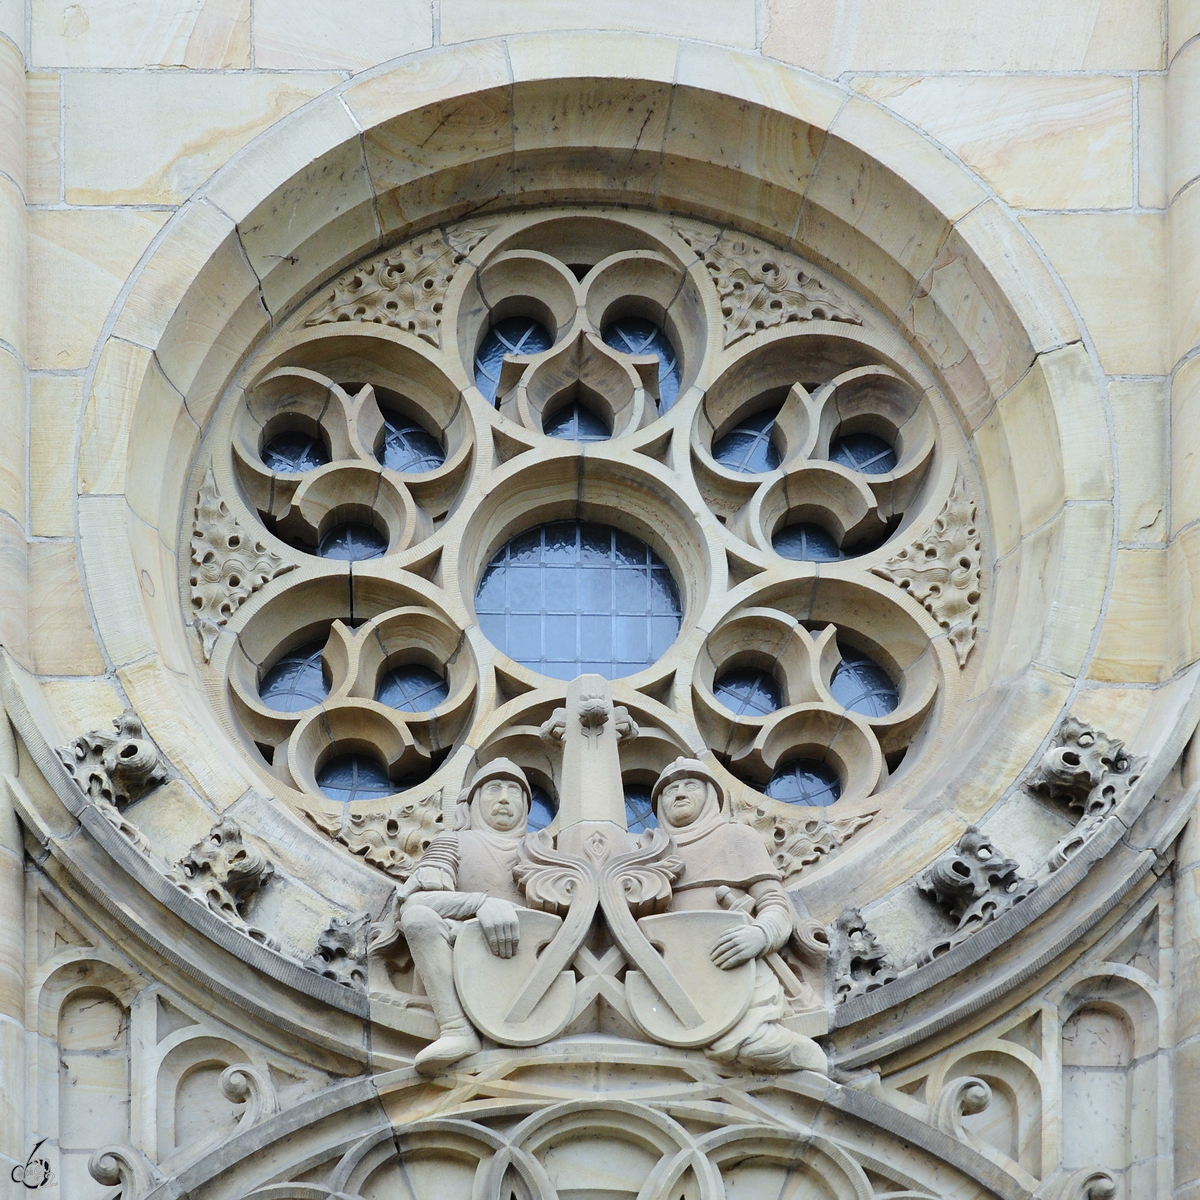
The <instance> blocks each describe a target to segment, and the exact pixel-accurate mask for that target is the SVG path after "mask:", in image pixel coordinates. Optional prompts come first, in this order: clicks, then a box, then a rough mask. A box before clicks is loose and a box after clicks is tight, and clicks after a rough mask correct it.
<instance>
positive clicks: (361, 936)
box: [304, 912, 371, 991]
mask: <svg viewBox="0 0 1200 1200" xmlns="http://www.w3.org/2000/svg"><path fill="white" fill-rule="evenodd" d="M370 920H371V914H370V913H367V912H360V913H353V914H352V915H350V916H348V917H334V918H333V919H332V920H331V921H330V922H329V924H328V926H326V928H325V930H324V932H323V933H322V934H321V936H320V937H319V938H318V939H317V948H316V950H314V951H313V953H312V954H311V955H310V956H309V957H308V958H306V959H305V960H304V966H305V968H306V969H307V970H309V971H315V972H316V973H317V974H318V975H322V976H324V977H325V978H326V979H332V980H333V981H334V982H335V983H340V984H342V985H343V986H344V987H349V988H356V989H357V990H359V991H364V990H365V989H366V986H367V931H368V927H369V925H370Z"/></svg>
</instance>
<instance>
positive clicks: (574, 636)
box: [475, 521, 682, 679]
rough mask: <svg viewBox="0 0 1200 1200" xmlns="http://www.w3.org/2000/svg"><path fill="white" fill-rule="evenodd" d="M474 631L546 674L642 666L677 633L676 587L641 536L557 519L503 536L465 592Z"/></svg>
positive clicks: (617, 671)
mask: <svg viewBox="0 0 1200 1200" xmlns="http://www.w3.org/2000/svg"><path fill="white" fill-rule="evenodd" d="M475 611H476V612H477V613H478V615H479V623H480V626H481V627H482V629H483V631H484V633H485V634H486V635H487V637H488V638H489V639H490V640H491V641H492V643H493V644H494V645H496V646H498V647H499V648H500V649H501V650H503V651H504V652H505V653H506V654H508V655H509V656H510V657H512V658H514V659H516V660H517V662H519V663H523V664H524V665H525V666H527V667H531V668H532V669H533V670H535V671H540V672H541V673H542V674H543V675H551V676H553V677H554V678H555V679H574V678H575V676H576V675H580V674H583V673H585V672H595V673H596V674H599V675H603V676H605V677H606V678H607V679H617V678H619V677H621V676H623V675H632V674H633V673H634V672H635V671H640V670H642V669H643V668H644V667H648V666H649V665H650V664H651V663H653V662H654V661H655V660H656V659H658V658H659V657H660V656H661V655H662V653H663V652H664V651H665V650H666V649H667V648H668V647H669V646H670V645H671V643H672V642H673V641H674V640H675V638H676V636H677V635H678V633H679V625H680V620H681V617H682V608H681V606H680V603H679V592H678V591H677V590H676V587H675V581H674V580H673V579H672V578H671V573H670V571H669V570H668V569H667V566H666V564H665V563H664V562H663V561H662V559H660V558H659V557H658V555H657V554H655V553H654V551H653V550H651V549H650V547H649V546H647V545H646V544H645V543H644V542H641V541H639V540H638V539H637V538H635V537H631V536H630V535H629V534H626V533H622V532H620V531H619V530H616V529H613V528H612V527H611V526H609V525H598V524H594V523H592V522H585V521H557V522H555V523H554V524H551V525H543V526H540V527H539V528H537V529H532V530H530V531H529V532H528V533H523V534H521V535H520V536H519V537H515V538H513V540H512V541H511V542H509V543H508V545H507V546H505V547H504V548H503V549H502V550H500V552H499V553H498V554H497V555H496V556H495V557H494V558H493V559H492V561H491V563H489V565H488V567H487V569H486V571H485V572H484V575H483V579H482V580H481V581H480V584H479V588H478V590H477V591H476V593H475Z"/></svg>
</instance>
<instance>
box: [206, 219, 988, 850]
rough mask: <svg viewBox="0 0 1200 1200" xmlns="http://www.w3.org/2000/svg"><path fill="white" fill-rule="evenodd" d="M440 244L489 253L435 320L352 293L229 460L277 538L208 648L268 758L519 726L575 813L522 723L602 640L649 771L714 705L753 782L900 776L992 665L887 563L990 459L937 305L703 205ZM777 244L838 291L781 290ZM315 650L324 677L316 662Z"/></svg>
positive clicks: (507, 223)
mask: <svg viewBox="0 0 1200 1200" xmlns="http://www.w3.org/2000/svg"><path fill="white" fill-rule="evenodd" d="M418 240H420V239H418ZM606 244H607V245H609V246H610V247H611V251H609V252H602V251H603V250H604V247H605V245H606ZM437 245H438V246H439V247H450V248H454V249H455V251H456V253H457V252H458V249H461V250H462V251H463V254H464V255H465V254H466V253H467V252H469V254H470V259H469V262H468V261H465V259H459V260H457V261H458V262H459V263H461V265H460V266H456V267H453V269H450V268H448V269H447V271H446V274H445V276H444V285H445V286H444V292H442V293H439V294H438V295H437V296H436V297H430V298H428V302H429V303H430V304H436V308H434V309H433V310H431V311H433V312H434V313H435V314H436V320H435V321H433V323H432V326H430V327H431V328H432V329H433V330H434V332H433V333H428V332H427V333H425V334H422V335H420V336H417V335H415V334H413V333H412V332H411V329H412V328H413V322H412V321H411V320H410V319H409V317H407V316H406V315H405V314H403V313H400V314H398V315H397V316H396V319H395V320H394V321H392V320H391V319H390V318H389V319H377V318H376V316H375V315H373V314H372V311H371V308H370V305H369V304H365V303H363V302H362V301H361V298H360V301H359V302H358V308H356V312H358V311H359V310H360V309H361V315H360V316H359V317H357V318H356V319H354V320H347V319H345V318H343V317H341V316H339V315H337V313H336V312H335V311H334V309H335V307H336V306H334V305H333V299H332V298H329V297H328V293H327V292H321V293H318V294H317V295H316V296H314V297H313V299H312V301H311V302H310V303H309V304H308V306H307V307H305V308H302V309H301V310H300V311H299V312H298V314H297V316H296V317H294V318H293V319H292V320H291V322H290V323H289V324H288V325H286V326H285V327H284V328H283V329H281V330H280V331H279V332H277V333H275V334H273V335H272V336H271V337H270V339H269V340H268V341H267V343H266V344H265V345H264V346H263V347H262V349H261V350H260V352H259V354H258V355H257V356H256V357H254V358H252V359H251V360H250V362H249V364H248V366H247V368H246V369H245V371H244V372H243V376H242V379H243V382H242V383H241V384H240V386H238V387H235V388H234V389H232V390H231V392H230V395H229V396H228V397H227V398H226V400H225V401H224V404H223V407H222V409H221V410H220V417H219V419H218V420H217V421H215V422H214V423H213V428H212V433H211V434H210V438H209V442H208V443H206V447H207V449H206V454H205V456H202V457H201V458H200V459H199V460H198V461H197V465H196V472H197V474H196V476H195V478H196V479H197V485H198V487H200V488H201V491H202V490H203V489H202V487H201V484H202V476H203V475H204V473H205V471H207V470H208V463H209V461H210V459H211V463H212V476H211V480H212V487H213V491H214V497H213V500H212V501H211V505H215V506H217V510H218V511H219V510H220V506H224V508H225V510H227V511H228V515H229V520H230V521H232V522H235V523H236V524H237V526H238V530H239V531H240V532H239V534H238V536H239V537H242V538H244V539H245V541H246V543H247V544H253V545H254V546H256V547H261V554H260V555H259V558H258V561H257V562H255V563H250V564H249V568H250V569H249V570H247V571H246V573H247V574H248V575H249V574H252V573H254V572H255V571H257V573H258V575H259V576H262V577H263V582H262V585H261V586H260V587H258V588H255V589H254V590H253V591H251V592H249V593H247V594H246V595H241V596H238V597H237V598H236V599H235V601H234V602H233V603H231V604H228V605H226V608H227V609H228V612H226V609H225V608H221V609H218V616H219V618H221V619H218V620H216V621H215V622H214V623H213V628H214V629H215V632H210V633H209V635H208V636H209V637H210V639H211V640H212V649H211V652H210V654H209V655H208V658H209V662H208V665H207V668H206V669H207V671H208V678H209V679H210V681H211V683H212V686H213V688H214V694H216V695H218V696H220V695H221V694H222V693H224V696H226V697H227V698H228V703H229V704H230V705H231V707H232V715H233V718H234V720H235V722H236V724H237V725H238V726H239V728H240V729H241V731H242V732H243V734H244V737H245V741H246V744H247V747H248V749H249V748H250V747H251V746H252V747H253V750H251V751H250V752H251V753H252V755H253V757H254V760H255V761H256V762H257V764H258V766H259V769H260V770H263V771H265V772H267V773H268V774H269V775H270V776H271V777H272V784H273V786H276V787H278V788H280V789H282V790H284V791H285V792H290V795H291V796H292V798H293V799H294V800H295V801H296V802H298V803H300V804H301V805H302V806H303V805H304V804H308V803H310V802H312V801H318V802H319V801H320V798H321V797H322V796H326V797H329V798H331V799H332V798H338V799H340V800H347V797H351V798H350V799H349V801H348V802H349V803H351V804H352V805H353V804H355V803H358V802H359V800H360V798H363V797H370V799H369V800H364V801H363V802H365V803H372V802H375V801H377V800H378V799H381V798H382V797H384V796H386V795H390V794H392V793H393V792H395V791H400V790H403V789H405V788H408V787H415V786H416V785H417V784H418V783H421V785H422V786H424V787H425V788H435V787H442V788H443V795H444V796H445V795H452V794H454V792H455V791H456V789H457V787H458V786H459V785H460V783H461V780H462V778H463V777H464V775H465V774H466V773H467V771H468V770H469V769H470V765H471V762H472V761H474V760H475V759H477V758H488V757H493V756H495V755H498V754H501V753H504V754H508V755H509V756H510V757H514V758H515V759H516V760H517V761H519V762H521V763H522V765H524V766H525V767H526V769H527V772H529V773H530V778H531V779H533V780H537V781H538V783H537V790H538V797H537V799H538V805H537V806H535V807H537V808H538V811H539V812H540V813H541V814H542V816H541V817H540V818H539V820H543V819H544V820H549V819H550V818H551V815H552V813H553V811H554V808H555V801H554V796H555V794H556V787H557V782H556V778H555V771H556V767H555V765H554V763H553V762H550V761H546V759H545V754H546V751H545V749H544V747H542V746H541V745H540V743H537V742H536V740H533V741H531V740H530V736H529V734H527V733H521V732H520V731H521V730H522V729H530V728H534V729H535V728H536V727H537V726H538V725H539V724H540V723H541V722H542V721H544V720H545V718H546V716H548V714H549V711H550V708H552V707H553V705H554V703H555V702H556V700H558V698H560V697H561V696H562V693H563V687H562V683H561V682H559V681H563V680H567V679H570V678H573V677H574V676H575V675H576V674H579V673H583V672H589V671H592V672H596V673H599V674H602V675H605V676H607V677H608V678H611V679H615V680H617V681H619V690H620V689H623V690H622V691H621V694H620V701H621V702H622V703H625V704H627V705H628V706H629V707H630V708H631V711H632V712H634V713H635V715H636V717H637V720H638V723H639V725H640V726H641V727H642V729H643V736H642V737H641V738H640V739H639V740H638V742H637V743H635V744H634V745H635V746H637V747H638V748H637V749H636V750H635V749H629V748H623V750H622V754H623V755H625V756H627V757H628V766H629V768H630V771H629V773H627V784H626V787H627V791H628V794H629V795H630V796H634V797H637V796H641V794H642V792H643V791H645V789H646V787H648V784H649V782H650V781H651V780H652V779H653V777H654V775H655V774H656V773H657V771H658V770H659V769H661V767H662V766H663V765H665V763H666V762H667V761H670V759H671V758H673V757H675V756H676V755H677V754H679V753H683V752H685V751H687V752H690V751H691V750H692V748H694V747H695V745H696V744H697V741H698V740H700V741H702V742H703V743H704V744H706V745H707V746H708V747H709V748H710V749H711V751H712V753H713V755H714V756H715V758H716V760H717V762H718V763H719V764H720V765H721V766H722V767H723V768H724V769H725V770H726V771H727V772H728V774H727V775H726V780H727V784H728V786H729V788H730V790H731V792H732V794H733V796H734V797H735V802H737V803H742V804H747V805H750V806H756V807H758V808H761V806H762V805H764V804H765V805H766V806H767V809H766V810H764V811H773V810H772V809H771V805H772V804H773V803H774V802H776V801H778V802H779V803H778V809H779V811H780V812H783V811H786V807H787V806H788V805H795V804H800V805H809V806H816V807H823V806H825V805H828V804H829V803H832V802H833V801H834V800H838V802H839V803H840V804H841V805H842V806H846V805H850V806H857V807H858V808H860V809H861V808H862V806H863V805H864V804H870V803H873V804H875V806H876V807H878V804H879V803H880V801H876V800H873V797H874V796H875V795H876V794H877V793H879V792H880V791H881V790H883V789H886V787H887V785H888V784H889V782H890V781H891V778H892V776H891V772H892V770H893V769H895V768H897V767H899V765H900V764H901V763H902V762H903V770H904V771H905V772H906V773H908V772H911V771H912V769H913V764H914V763H917V762H918V761H919V756H918V755H914V754H912V753H910V752H909V751H910V747H912V746H913V744H914V742H917V743H919V742H920V741H921V740H922V739H923V738H924V737H926V736H929V731H930V729H931V728H932V723H933V722H935V721H936V720H937V719H938V714H939V712H940V711H941V710H940V707H939V705H938V704H937V703H936V701H937V698H938V696H939V692H940V690H941V689H942V687H943V686H944V684H945V683H946V681H947V677H948V673H949V672H953V673H954V674H957V672H958V669H959V667H958V664H956V663H955V662H954V655H953V652H952V651H950V650H949V648H948V646H947V644H946V641H945V638H944V637H942V636H941V635H940V633H939V630H938V619H937V616H936V614H935V613H934V612H933V611H932V610H931V609H930V608H927V607H923V605H922V604H921V603H920V602H919V600H918V599H917V598H915V597H917V596H919V592H917V591H914V590H912V589H911V588H910V590H908V591H905V590H904V588H902V587H901V586H899V583H898V578H899V577H898V576H895V575H893V576H892V577H890V578H889V573H891V572H893V571H895V570H899V569H900V568H897V567H894V566H893V565H892V563H893V560H895V556H896V555H897V554H900V555H901V558H902V557H903V552H904V551H905V548H906V547H907V546H908V545H909V544H910V543H911V542H912V541H913V540H914V539H915V538H917V537H919V536H920V535H922V534H923V533H924V532H926V531H927V530H928V529H929V528H930V526H931V523H932V521H933V519H934V518H935V517H937V515H938V513H939V511H941V510H943V509H944V508H945V506H946V505H947V504H948V503H949V499H950V492H951V489H952V487H954V486H956V485H955V479H956V475H957V474H958V473H959V472H960V471H961V470H962V469H963V468H962V467H959V466H957V465H956V460H960V459H961V455H960V453H959V446H958V445H957V443H955V444H954V445H953V446H951V445H947V444H946V443H945V435H946V434H947V432H948V431H951V430H953V428H954V427H953V422H952V421H950V420H949V419H948V414H947V413H945V412H942V411H941V409H940V408H939V406H944V401H943V400H942V399H941V397H940V394H939V393H938V391H937V389H936V387H935V386H934V385H933V383H932V380H931V379H930V378H929V377H928V375H927V374H924V373H923V367H922V365H921V364H920V362H919V360H917V359H916V358H915V356H914V355H913V354H912V353H911V351H910V350H908V348H907V346H906V344H905V343H904V341H903V339H901V338H899V337H898V335H897V334H896V333H895V331H894V330H893V329H892V328H891V327H890V326H888V325H887V323H886V322H885V321H883V319H882V318H880V317H878V316H877V315H876V314H875V313H874V312H873V311H872V310H871V309H870V307H869V306H868V305H866V304H865V303H864V302H863V301H862V300H861V299H859V298H858V297H855V296H853V295H851V294H850V293H848V292H846V290H845V289H844V288H841V287H840V286H839V285H836V284H834V282H833V281H832V280H827V281H825V282H818V281H819V280H820V279H821V277H820V273H819V272H817V271H816V270H815V269H814V268H810V267H809V266H808V265H807V264H804V266H803V270H802V271H801V270H799V269H798V267H795V266H792V267H786V263H788V262H798V260H791V259H789V258H788V256H786V255H783V254H782V253H781V252H779V251H776V250H774V249H773V248H770V247H767V246H765V245H764V244H760V243H754V242H752V241H749V240H747V239H734V238H733V237H732V236H731V235H729V234H722V233H721V232H720V231H719V230H717V229H716V228H715V227H708V226H703V225H701V224H700V223H699V222H695V221H690V220H688V221H683V220H678V219H671V218H664V217H661V216H657V215H650V214H636V213H620V214H610V215H598V214H596V213H595V212H590V213H570V214H561V215H559V214H553V213H551V214H530V215H519V214H518V215H514V216H511V217H507V218H499V219H497V218H489V220H488V221H486V222H483V223H481V224H479V225H475V224H469V223H468V224H464V225H460V226H457V227H449V228H447V229H446V230H443V231H441V232H440V234H439V240H438V242H437ZM389 253H392V254H397V253H403V251H392V252H389ZM760 258H762V260H763V261H767V260H768V259H769V260H770V261H771V262H772V263H774V264H778V263H779V262H784V263H785V269H784V270H783V272H782V274H780V275H778V276H776V275H772V274H771V273H770V272H768V273H767V274H766V275H764V276H761V277H762V278H766V279H768V280H769V281H771V282H774V281H775V280H776V278H777V277H778V278H779V279H783V280H785V281H786V280H795V279H799V280H808V281H809V282H810V284H811V285H812V286H814V287H818V288H819V289H820V291H821V294H822V303H821V306H820V307H819V308H813V307H812V306H811V305H807V304H806V303H805V301H804V297H803V296H798V295H797V294H795V293H794V292H788V291H787V290H784V292H783V294H782V297H780V296H774V297H773V296H772V295H771V294H770V293H769V292H768V293H766V294H765V295H760V296H757V297H756V294H755V291H754V289H753V288H751V289H750V290H749V292H747V289H746V287H745V285H744V283H741V282H738V280H740V278H741V277H740V276H739V275H738V272H739V271H740V272H746V271H748V272H749V273H750V275H751V276H754V274H755V272H756V271H757V270H758V266H757V264H758V261H759V259H760ZM778 269H779V268H778V266H775V267H773V270H776V271H778ZM755 277H757V276H755ZM761 286H762V287H766V286H767V285H761ZM336 294H337V293H336V289H335V296H336ZM394 300H395V298H394V297H390V298H389V299H388V304H389V305H393V307H389V308H387V312H388V313H394ZM764 301H765V302H764ZM747 305H748V306H749V308H750V311H751V312H752V313H754V314H756V315H755V317H754V319H748V318H747V312H746V311H743V309H744V307H745V306H747ZM756 305H758V306H759V307H755V306H756ZM739 306H742V307H739ZM831 315H832V316H833V317H834V319H829V318H830V316H831ZM418 324H419V325H420V326H421V327H422V328H426V327H427V326H428V322H425V323H421V322H418ZM222 438H224V439H227V440H228V441H231V442H232V445H233V455H232V457H231V458H230V457H229V456H228V453H227V452H223V451H222V448H221V444H220V443H221V440H222ZM939 447H941V449H940V450H939ZM935 451H937V453H935ZM947 451H949V452H948V453H947ZM205 486H207V485H205ZM205 511H209V510H208V509H206V510H205ZM197 513H198V514H199V513H200V509H199V508H198V509H197ZM198 521H199V516H198ZM197 529H198V527H197ZM195 536H197V530H193V537H195ZM935 553H936V551H935ZM896 561H899V560H896ZM976 561H977V560H976ZM243 569H245V568H243ZM976 570H977V567H976ZM190 599H191V601H192V604H193V607H194V608H199V609H203V607H204V602H203V601H197V598H196V597H195V596H192V597H190ZM977 601H978V595H977V593H976V595H975V597H974V602H975V603H977ZM702 614H703V615H704V616H703V623H702V624H701V616H702ZM971 619H972V621H973V619H974V617H973V614H972V618H971ZM703 630H707V631H708V632H703ZM205 645H207V643H204V642H201V648H203V647H204V646H205ZM297 656H300V657H303V658H304V661H305V662H306V663H307V664H308V666H307V668H306V669H307V671H308V673H309V675H313V678H312V679H311V680H308V682H307V683H306V684H305V686H303V687H301V686H299V685H297V686H294V687H292V688H291V691H288V690H287V688H286V687H285V686H284V685H281V684H280V683H278V682H277V681H278V680H280V679H288V678H291V675H293V674H295V672H296V670H298V669H299V668H298V667H294V666H293V660H295V659H297ZM314 671H315V672H316V674H315V675H314V674H313V672H314ZM951 677H953V676H951ZM305 678H306V679H307V678H308V677H307V676H305ZM752 681H756V682H752ZM322 688H323V689H324V691H323V692H322ZM418 692H419V693H420V696H419V697H418V696H417V695H416V693H418ZM501 706H507V707H506V708H505V712H506V713H507V714H508V715H507V716H506V718H505V719H504V720H503V721H501V722H499V723H498V724H497V723H496V722H493V720H492V715H493V714H494V713H495V712H496V711H497V710H498V709H499V708H500V707H501ZM522 739H524V740H522ZM624 763H625V759H624V758H623V764H624ZM623 769H624V765H623ZM343 775H345V776H346V777H347V778H348V779H349V780H350V784H346V782H345V780H344V779H342V778H341V777H342V776H343ZM335 777H336V778H335ZM360 780H361V783H360ZM422 781H426V782H422ZM306 797H307V799H306ZM630 803H632V804H633V807H632V808H631V809H630V821H631V822H632V823H633V824H637V825H639V826H640V827H645V825H646V822H647V821H652V820H653V816H652V814H648V813H646V812H644V811H643V809H644V808H645V805H644V803H641V802H640V801H637V802H634V801H631V802H630Z"/></svg>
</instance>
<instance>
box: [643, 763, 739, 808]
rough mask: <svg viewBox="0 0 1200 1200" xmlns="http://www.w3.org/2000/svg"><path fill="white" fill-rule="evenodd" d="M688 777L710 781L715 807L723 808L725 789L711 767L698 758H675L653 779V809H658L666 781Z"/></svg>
mask: <svg viewBox="0 0 1200 1200" xmlns="http://www.w3.org/2000/svg"><path fill="white" fill-rule="evenodd" d="M688 778H693V779H703V780H704V782H705V783H711V784H712V786H713V790H714V791H715V792H716V793H717V807H718V808H720V809H721V810H722V811H724V810H725V804H726V796H725V789H724V787H722V786H721V781H720V780H719V779H718V778H717V777H716V776H715V775H714V774H713V772H712V769H711V768H710V767H708V766H706V765H705V764H704V763H702V762H701V761H700V760H699V759H698V758H677V759H676V760H675V761H674V762H673V763H669V764H668V765H667V766H666V767H665V768H664V769H663V772H662V774H661V775H659V777H658V778H657V779H656V780H655V781H654V788H653V790H652V791H651V793H650V806H651V807H652V808H653V809H654V811H655V812H657V811H658V797H659V796H660V795H661V793H662V790H663V788H665V787H666V786H667V784H668V783H674V782H675V780H677V779H688Z"/></svg>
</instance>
